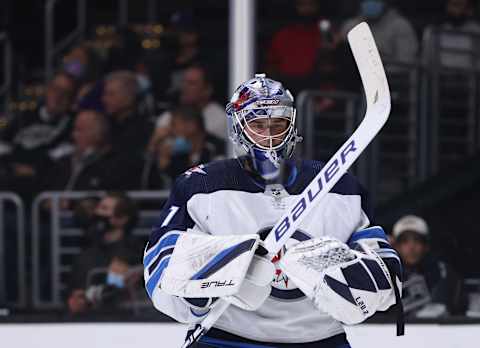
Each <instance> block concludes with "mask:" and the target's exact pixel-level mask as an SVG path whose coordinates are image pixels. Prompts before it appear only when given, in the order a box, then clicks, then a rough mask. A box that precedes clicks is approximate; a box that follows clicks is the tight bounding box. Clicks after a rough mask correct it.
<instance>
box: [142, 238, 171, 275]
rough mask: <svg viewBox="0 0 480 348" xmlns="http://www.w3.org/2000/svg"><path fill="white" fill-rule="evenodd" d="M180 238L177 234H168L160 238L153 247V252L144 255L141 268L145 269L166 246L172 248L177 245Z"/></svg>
mask: <svg viewBox="0 0 480 348" xmlns="http://www.w3.org/2000/svg"><path fill="white" fill-rule="evenodd" d="M178 237H180V234H179V233H175V234H169V235H166V236H163V237H162V238H160V240H159V241H158V243H157V244H156V245H155V246H154V247H153V250H152V251H151V252H150V253H149V254H147V255H145V257H144V258H143V266H144V267H147V266H148V265H149V264H150V262H152V261H153V259H154V258H155V257H156V256H157V255H158V254H160V252H161V250H162V249H163V248H165V247H168V246H174V245H175V243H177V239H178Z"/></svg>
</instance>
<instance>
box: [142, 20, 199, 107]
mask: <svg viewBox="0 0 480 348" xmlns="http://www.w3.org/2000/svg"><path fill="white" fill-rule="evenodd" d="M199 42H200V35H199V33H198V30H197V26H196V23H195V20H194V18H193V13H192V12H189V11H186V12H180V11H179V12H175V13H174V14H173V15H172V17H171V19H170V25H169V26H168V27H167V30H166V31H165V32H164V33H163V35H162V49H161V51H160V54H159V55H157V56H156V57H155V61H152V63H151V64H150V65H151V68H150V70H151V71H152V77H154V86H155V87H154V88H155V91H156V92H155V94H156V95H157V97H159V98H160V99H162V100H167V99H170V98H171V97H173V96H174V95H175V94H178V93H179V91H180V89H181V83H182V76H183V73H184V72H185V69H187V68H189V67H190V66H192V65H195V64H199V63H200V61H202V57H201V56H200V55H201V51H200V43H199Z"/></svg>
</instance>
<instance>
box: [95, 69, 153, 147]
mask: <svg viewBox="0 0 480 348" xmlns="http://www.w3.org/2000/svg"><path fill="white" fill-rule="evenodd" d="M139 92H140V89H139V85H138V82H137V77H136V75H135V74H134V73H133V72H130V71H126V70H121V71H114V72H112V73H110V74H109V75H107V77H106V78H105V86H104V91H103V96H102V101H103V104H104V107H105V112H106V114H107V116H108V118H109V120H110V123H111V127H112V145H113V148H114V149H115V150H118V151H122V152H128V153H130V154H131V155H138V154H140V153H143V151H144V149H145V145H146V143H147V141H148V139H149V137H150V133H151V130H152V129H153V127H151V126H150V125H149V124H148V118H147V115H143V114H141V113H140V112H139V110H138V97H139Z"/></svg>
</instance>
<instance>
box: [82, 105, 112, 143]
mask: <svg viewBox="0 0 480 348" xmlns="http://www.w3.org/2000/svg"><path fill="white" fill-rule="evenodd" d="M81 113H90V114H92V115H94V116H95V120H96V121H97V122H98V125H99V126H100V127H99V128H100V137H101V139H102V140H103V143H104V144H105V143H110V135H111V134H110V123H109V122H108V119H107V117H105V115H104V114H102V113H101V112H99V111H97V110H94V109H82V110H80V111H79V112H78V114H81ZM78 114H77V115H78Z"/></svg>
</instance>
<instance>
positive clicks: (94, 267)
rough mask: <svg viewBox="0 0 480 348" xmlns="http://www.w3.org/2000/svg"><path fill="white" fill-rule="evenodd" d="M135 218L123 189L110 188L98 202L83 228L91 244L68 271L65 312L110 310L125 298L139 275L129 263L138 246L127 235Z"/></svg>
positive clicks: (134, 255)
mask: <svg viewBox="0 0 480 348" xmlns="http://www.w3.org/2000/svg"><path fill="white" fill-rule="evenodd" d="M136 222H137V209H136V206H135V204H134V202H133V201H132V200H131V199H130V198H129V197H128V196H127V195H125V194H124V193H121V192H110V193H108V194H107V195H106V196H105V197H104V198H103V199H102V200H101V201H100V202H99V203H98V205H97V206H96V208H95V213H94V216H93V218H92V219H91V220H90V223H89V226H88V228H87V235H88V236H89V237H90V238H91V239H92V241H93V244H92V246H91V247H90V248H88V249H86V250H84V251H83V252H82V253H81V254H80V255H79V256H78V258H77V260H76V263H75V265H74V267H73V270H72V273H71V278H70V292H69V296H68V301H67V305H68V311H69V313H71V314H81V313H86V312H89V311H91V310H107V311H110V310H114V309H118V308H119V306H120V305H121V303H125V301H128V299H129V298H130V297H129V291H130V290H131V286H133V284H136V285H137V286H138V284H137V283H138V280H139V279H140V278H141V274H140V275H139V274H136V272H135V269H134V268H133V267H132V266H133V265H136V264H137V263H139V261H138V257H137V255H138V251H139V250H140V247H139V248H136V247H135V243H133V242H132V239H131V237H130V234H131V231H132V229H133V228H134V227H135V225H136ZM98 278H100V280H99V279H98ZM87 285H89V287H88V288H87Z"/></svg>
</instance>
